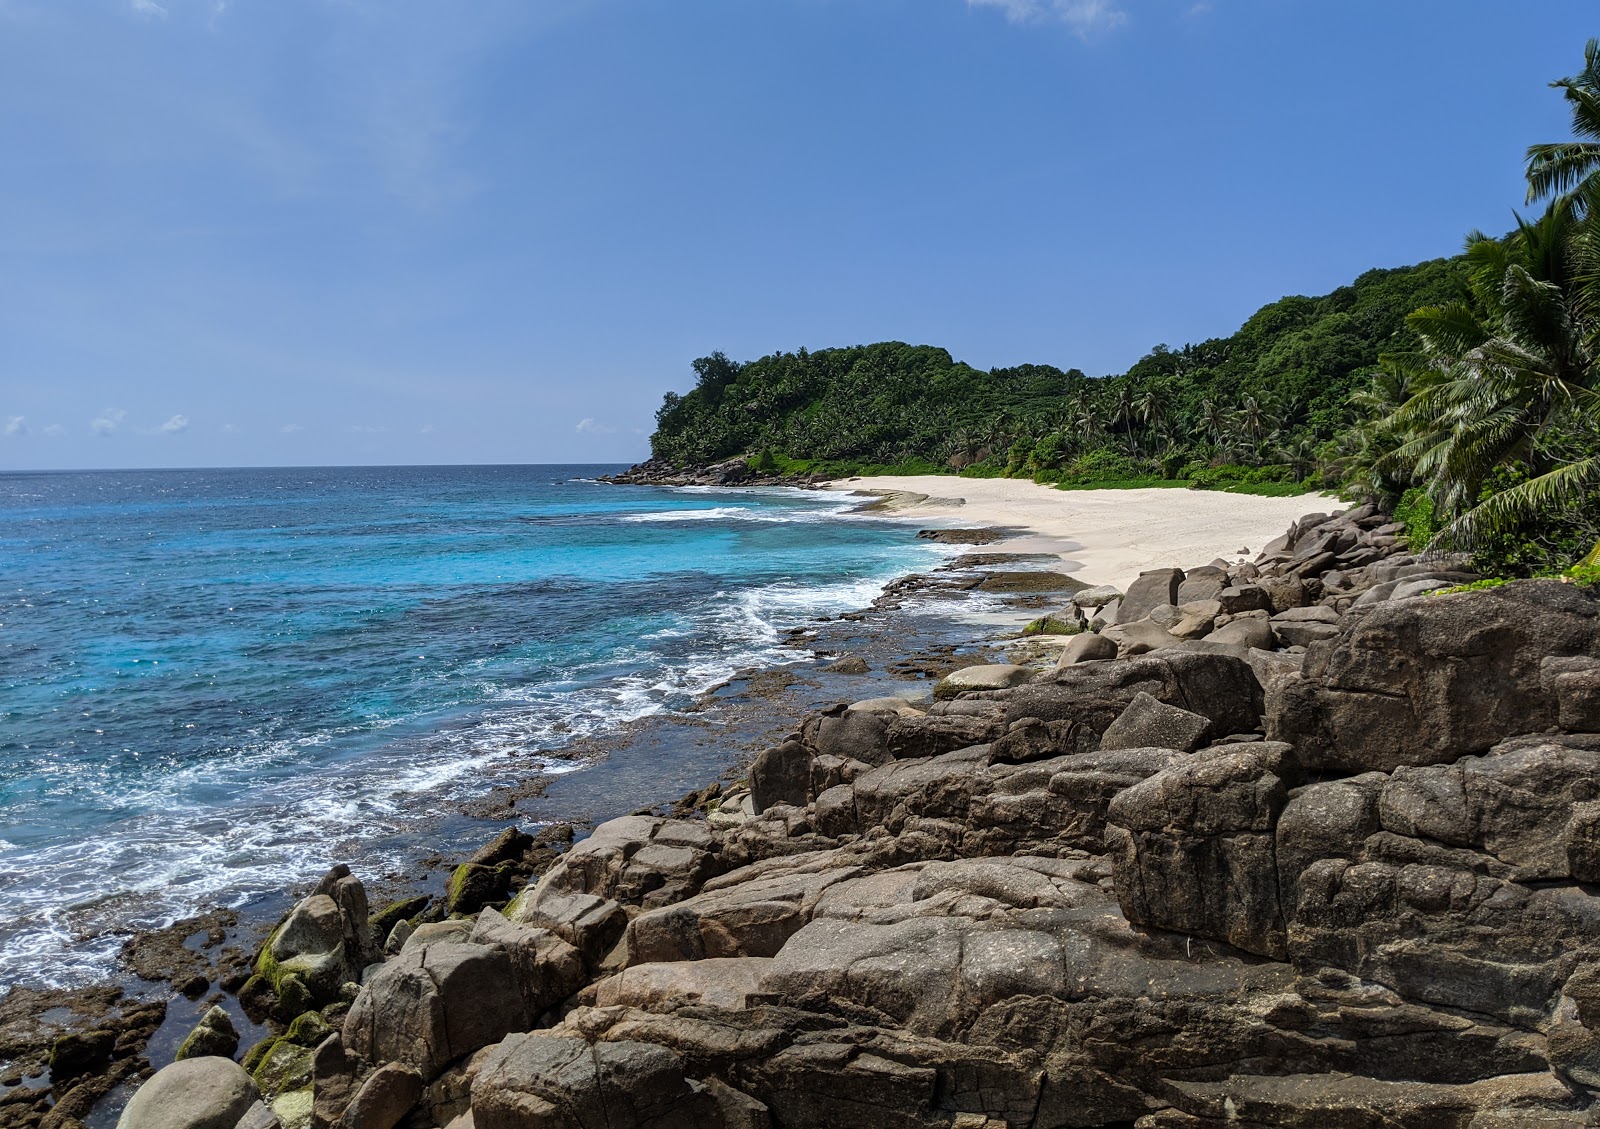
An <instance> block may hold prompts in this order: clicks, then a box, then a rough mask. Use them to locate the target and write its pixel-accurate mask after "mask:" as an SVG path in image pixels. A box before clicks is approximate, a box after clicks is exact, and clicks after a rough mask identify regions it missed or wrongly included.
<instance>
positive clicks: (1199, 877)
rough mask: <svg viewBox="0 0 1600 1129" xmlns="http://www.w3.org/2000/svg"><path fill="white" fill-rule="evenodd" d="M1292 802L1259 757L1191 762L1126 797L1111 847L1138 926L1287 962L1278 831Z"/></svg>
mask: <svg viewBox="0 0 1600 1129" xmlns="http://www.w3.org/2000/svg"><path fill="white" fill-rule="evenodd" d="M1287 799H1288V796H1287V792H1286V789H1285V788H1284V786H1283V782H1282V781H1281V780H1280V779H1279V778H1278V777H1277V776H1276V775H1274V774H1273V773H1271V772H1270V771H1268V769H1267V767H1266V766H1265V765H1264V764H1263V763H1262V761H1261V759H1260V758H1259V757H1257V756H1256V755H1255V754H1253V753H1249V752H1238V753H1227V754H1223V755H1219V756H1211V757H1205V758H1195V759H1194V760H1193V761H1185V762H1184V763H1182V764H1178V765H1174V766H1173V767H1171V768H1168V769H1165V770H1164V771H1162V772H1160V773H1157V774H1156V775H1155V776H1152V777H1150V778H1149V779H1148V780H1145V781H1143V782H1142V783H1140V784H1136V785H1134V786H1133V787H1131V788H1129V789H1128V790H1127V791H1125V792H1123V793H1121V794H1120V795H1118V796H1117V797H1116V799H1114V800H1112V801H1111V807H1110V810H1109V812H1108V814H1107V821H1108V827H1107V829H1106V845H1107V847H1108V848H1109V851H1110V854H1111V858H1112V861H1113V863H1114V865H1115V868H1116V887H1117V897H1118V899H1119V901H1120V902H1121V905H1122V911H1123V913H1124V914H1126V915H1127V918H1128V920H1129V921H1132V922H1135V923H1137V924H1141V925H1148V926H1152V927H1155V928H1158V929H1167V930H1171V931H1173V932H1177V933H1190V934H1193V935H1195V936H1200V937H1210V938H1214V939H1216V940H1218V941H1226V942H1227V943H1229V944H1231V945H1234V946H1237V947H1238V948H1241V949H1244V950H1245V951H1247V952H1252V953H1259V954H1261V955H1262V956H1268V957H1273V958H1276V959H1279V960H1281V959H1283V958H1284V957H1285V956H1286V955H1287V953H1288V947H1287V943H1286V938H1285V927H1284V920H1283V914H1282V910H1281V908H1280V905H1279V896H1278V873H1277V858H1276V853H1275V845H1274V838H1273V832H1274V829H1275V828H1276V825H1277V818H1278V813H1279V812H1280V811H1281V810H1282V808H1283V806H1284V804H1285V802H1286V801H1287Z"/></svg>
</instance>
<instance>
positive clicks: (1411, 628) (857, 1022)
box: [122, 509, 1600, 1129]
mask: <svg viewBox="0 0 1600 1129" xmlns="http://www.w3.org/2000/svg"><path fill="white" fill-rule="evenodd" d="M1397 532H1398V530H1397V529H1396V528H1395V527H1394V526H1393V525H1391V524H1389V523H1388V522H1387V519H1386V518H1384V517H1383V515H1381V514H1378V513H1376V512H1375V511H1372V510H1369V509H1358V510H1354V511H1351V512H1349V513H1345V514H1341V515H1313V516H1312V517H1310V518H1307V519H1304V520H1303V521H1301V522H1300V523H1297V525H1296V526H1295V527H1294V528H1292V529H1291V530H1290V531H1289V533H1288V534H1287V535H1286V536H1285V537H1284V538H1281V539H1280V540H1279V542H1276V543H1274V544H1273V545H1271V546H1269V547H1268V549H1267V550H1266V552H1265V553H1263V554H1262V556H1260V557H1258V558H1257V560H1256V561H1254V562H1251V563H1244V564H1240V563H1233V564H1229V563H1228V562H1217V563H1215V564H1213V565H1208V566H1203V567H1201V568H1196V569H1193V570H1188V571H1181V570H1176V569H1163V570H1159V571H1155V572H1150V573H1146V574H1145V575H1144V576H1141V577H1140V578H1139V580H1138V581H1137V582H1135V583H1134V584H1132V585H1130V586H1129V590H1128V591H1126V592H1123V593H1107V592H1105V591H1103V590H1090V592H1089V594H1088V597H1087V598H1086V599H1083V600H1082V601H1080V602H1079V603H1076V604H1074V605H1073V606H1072V607H1071V608H1068V609H1063V610H1062V612H1061V613H1059V614H1061V615H1063V616H1076V617H1077V619H1078V621H1079V622H1080V623H1081V624H1082V625H1083V626H1084V627H1085V629H1086V630H1085V633H1084V634H1083V635H1080V636H1075V637H1073V638H1072V640H1070V641H1069V642H1068V644H1067V647H1066V648H1065V649H1064V650H1063V651H1062V653H1061V658H1060V660H1059V663H1058V665H1056V666H1054V667H1053V668H1051V669H1049V670H1039V671H1032V672H1030V673H1029V674H1028V675H1027V676H1026V680H1022V678H1020V677H1018V676H1013V675H1007V676H1005V677H994V676H989V677H990V681H989V682H987V683H986V685H988V686H990V687H991V688H982V689H967V688H964V687H962V686H956V687H949V688H946V692H945V693H943V694H941V695H939V696H938V698H937V699H936V700H935V701H934V702H933V703H932V704H931V705H927V706H918V705H912V704H911V703H909V702H907V701H904V700H901V699H874V700H872V701H869V702H862V703H856V704H853V705H841V706H839V707H837V708H834V709H832V710H829V711H827V712H825V713H822V714H819V715H816V716H812V717H809V718H807V719H806V720H805V721H804V723H803V724H802V725H800V727H799V728H798V729H797V730H796V732H794V733H793V734H792V735H791V736H790V737H789V738H787V739H786V740H784V741H783V742H781V743H780V744H778V745H777V746H775V747H773V748H771V749H768V750H767V751H765V752H764V753H762V754H761V755H760V757H759V758H758V759H757V760H756V761H755V763H754V764H753V766H752V768H751V778H750V791H749V794H748V796H742V797H741V803H740V805H738V806H735V807H732V808H731V809H730V810H725V811H722V812H720V813H718V817H717V818H713V819H709V820H693V819H670V818H659V817H654V816H630V817H627V818H623V819H617V820H612V821H610V822H608V823H605V824H602V825H601V826H599V827H598V828H596V829H595V831H594V833H593V834H592V835H590V836H589V837H588V838H585V839H583V840H581V841H579V842H578V843H576V844H575V845H573V846H572V847H571V848H569V849H568V850H566V851H565V853H563V854H562V855H561V856H560V857H559V859H557V860H556V861H555V863H554V864H553V865H552V866H550V867H549V869H548V870H546V871H545V873H544V874H543V876H542V877H541V878H539V879H538V881H537V882H536V883H533V884H530V885H528V886H527V887H526V888H524V889H523V890H522V892H521V893H519V894H518V895H517V896H516V897H515V898H514V899H512V900H511V901H509V902H508V903H502V904H498V905H496V904H488V905H485V906H484V907H483V908H479V909H476V912H472V913H470V914H469V913H461V914H457V915H456V916H454V917H452V918H450V919H447V920H444V921H437V922H431V923H422V922H420V921H416V920H412V919H409V918H399V917H397V915H396V914H394V913H380V914H375V915H369V914H368V911H367V906H366V899H365V895H364V893H362V891H361V888H360V883H359V882H356V880H355V879H354V878H353V877H352V876H350V875H348V874H347V873H344V872H342V871H341V870H338V869H336V870H335V871H334V872H332V873H331V874H330V875H329V878H328V879H327V880H326V881H325V882H324V883H323V885H322V887H320V888H319V889H318V891H317V892H315V893H314V894H313V895H312V896H311V897H309V898H307V899H306V900H305V901H303V902H302V903H300V905H299V906H298V907H296V909H295V910H294V912H293V913H291V914H290V915H289V917H288V918H287V919H286V920H285V922H284V923H283V925H281V926H280V927H279V929H278V930H277V931H276V932H275V933H274V934H273V936H272V937H271V938H270V939H269V940H268V942H267V944H266V946H265V947H264V948H263V951H262V953H261V956H260V958H259V962H258V968H259V971H258V974H257V977H256V978H255V980H254V981H253V986H252V989H251V990H252V991H253V992H254V993H256V995H257V997H258V999H257V1000H256V1004H257V1006H259V1007H262V1008H266V1009H267V1010H269V1011H272V1012H273V1013H274V1014H276V1015H277V1017H278V1021H279V1025H280V1027H281V1029H282V1034H280V1035H278V1036H276V1037H274V1038H273V1039H271V1040H268V1041H267V1042H266V1043H262V1044H258V1045H257V1046H256V1047H254V1048H252V1049H251V1050H250V1051H249V1052H248V1053H247V1055H246V1056H245V1058H244V1065H243V1067H242V1068H241V1067H235V1066H233V1065H232V1063H231V1062H230V1061H229V1060H228V1059H226V1058H221V1057H215V1056H213V1057H197V1058H190V1059H187V1060H185V1061H183V1062H180V1063H177V1064H176V1065H174V1066H171V1067H168V1068H166V1069H165V1070H163V1071H161V1072H159V1073H158V1074H157V1075H156V1076H155V1077H154V1079H152V1080H151V1081H150V1082H149V1083H147V1084H146V1088H145V1090H144V1091H143V1092H142V1093H141V1094H140V1095H139V1096H137V1097H136V1098H135V1100H134V1103H133V1104H132V1105H130V1106H129V1108H128V1111H127V1113H126V1114H125V1115H124V1117H123V1120H122V1129H150V1127H153V1126H162V1127H171V1129H179V1127H190V1126H202V1125H204V1126H207V1127H210V1126H216V1127H217V1129H232V1127H234V1126H236V1127H237V1129H271V1127H272V1126H273V1125H278V1126H281V1127H282V1129H301V1127H304V1126H316V1127H319V1129H323V1127H332V1126H341V1127H345V1129H394V1127H395V1126H405V1127H407V1129H836V1127H841V1126H846V1127H847V1126H863V1127H869V1129H1091V1127H1104V1129H1264V1127H1268V1126H1272V1127H1294V1129H1394V1127H1417V1129H1518V1127H1531V1129H1558V1127H1567V1126H1572V1127H1577V1126H1588V1125H1597V1124H1600V1104H1597V1103H1596V1100H1595V1099H1596V1095H1597V1093H1600V885H1597V883H1600V593H1596V592H1594V591H1591V590H1588V589H1584V588H1581V587H1578V586H1575V585H1569V584H1565V583H1561V582H1557V581H1522V582H1516V583H1512V584H1507V585H1504V586H1502V587H1497V588H1486V589H1476V590H1464V591H1453V590H1451V589H1453V588H1454V586H1457V585H1459V584H1461V583H1462V582H1463V581H1467V580H1471V579H1473V577H1472V576H1471V574H1470V573H1468V572H1466V571H1464V569H1463V568H1462V566H1461V565H1460V563H1459V562H1452V561H1437V560H1418V559H1415V558H1412V557H1410V556H1407V555H1405V554H1404V553H1403V551H1402V550H1401V547H1400V545H1399V543H1398V540H1397V537H1396V534H1397ZM1430 593H1441V594H1430ZM1080 595H1083V594H1082V593H1080ZM1230 629H1232V630H1230ZM1089 638H1093V639H1096V640H1098V641H1099V642H1098V643H1097V644H1096V645H1094V646H1089V645H1086V644H1082V643H1079V642H1078V640H1080V639H1089ZM969 681H970V679H969ZM291 1013H293V1014H291ZM208 1087H209V1088H208ZM152 1091H156V1092H158V1093H185V1094H189V1095H191V1098H192V1101H193V1102H194V1106H193V1110H192V1112H191V1111H186V1110H174V1108H173V1107H172V1106H171V1103H170V1101H156V1100H155V1099H151V1098H148V1097H146V1095H148V1094H150V1093H151V1092H152ZM230 1118H231V1119H232V1120H230Z"/></svg>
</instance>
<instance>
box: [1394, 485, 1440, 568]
mask: <svg viewBox="0 0 1600 1129" xmlns="http://www.w3.org/2000/svg"><path fill="white" fill-rule="evenodd" d="M1394 519H1395V521H1397V522H1399V523H1400V524H1401V525H1403V526H1405V532H1404V534H1403V536H1404V538H1405V542H1406V548H1408V549H1410V550H1411V551H1412V552H1413V553H1420V552H1422V550H1424V549H1426V548H1427V547H1428V545H1429V543H1430V542H1432V541H1433V538H1434V535H1435V534H1437V533H1438V529H1437V528H1436V527H1435V525H1434V514H1433V499H1432V498H1430V497H1428V495H1427V492H1426V491H1424V490H1423V489H1422V488H1421V487H1418V486H1413V487H1412V488H1411V489H1410V490H1407V491H1406V492H1405V493H1404V494H1403V495H1401V497H1400V504H1399V505H1398V506H1396V507H1395V508H1394Z"/></svg>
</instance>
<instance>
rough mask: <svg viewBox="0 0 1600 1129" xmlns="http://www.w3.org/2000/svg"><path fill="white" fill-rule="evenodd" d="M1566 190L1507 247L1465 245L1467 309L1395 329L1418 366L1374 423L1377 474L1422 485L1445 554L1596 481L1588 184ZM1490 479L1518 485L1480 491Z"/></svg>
mask: <svg viewBox="0 0 1600 1129" xmlns="http://www.w3.org/2000/svg"><path fill="white" fill-rule="evenodd" d="M1579 191H1580V194H1581V195H1583V196H1584V197H1586V198H1587V199H1585V200H1583V201H1582V202H1581V203H1580V201H1578V200H1576V199H1574V198H1573V197H1571V196H1563V197H1560V198H1558V199H1557V200H1555V201H1554V202H1553V203H1552V204H1551V205H1550V207H1549V209H1548V210H1547V211H1546V212H1545V214H1544V215H1543V216H1542V217H1541V218H1540V219H1538V220H1537V221H1528V220H1521V219H1519V221H1518V225H1517V231H1516V232H1514V233H1513V234H1512V235H1511V236H1510V237H1508V238H1507V239H1504V240H1498V239H1489V238H1487V237H1485V236H1482V235H1478V234H1475V235H1473V236H1472V237H1470V241H1469V243H1468V247H1467V261H1468V267H1469V273H1468V283H1467V285H1468V291H1469V294H1468V297H1467V298H1466V299H1463V300H1460V301H1456V302H1452V303H1449V304H1447V305H1444V306H1436V307H1429V308H1426V309H1422V310H1418V311H1417V312H1416V313H1414V314H1412V315H1411V317H1410V318H1409V319H1408V324H1409V325H1410V326H1411V328H1412V330H1413V332H1415V333H1416V335H1417V336H1418V338H1419V339H1420V340H1421V342H1422V347H1423V352H1424V355H1425V356H1426V357H1427V358H1428V361H1429V367H1428V368H1427V369H1426V370H1425V371H1423V372H1422V373H1420V374H1418V375H1417V376H1415V377H1414V378H1413V381H1412V383H1413V387H1414V391H1413V392H1412V395H1411V396H1410V397H1409V399H1407V400H1406V402H1405V403H1404V404H1403V405H1402V406H1401V407H1400V408H1399V409H1397V410H1396V411H1394V412H1393V413H1392V414H1391V415H1390V416H1389V417H1388V418H1387V419H1386V420H1384V421H1382V426H1384V427H1388V428H1391V429H1393V430H1394V431H1395V432H1397V433H1398V434H1400V435H1403V436H1405V441H1404V442H1403V443H1402V444H1401V445H1400V446H1398V447H1397V448H1396V449H1395V450H1394V451H1393V452H1391V453H1390V454H1389V455H1388V456H1386V457H1384V458H1383V459H1380V460H1379V464H1378V465H1379V468H1380V469H1383V470H1388V471H1391V472H1396V471H1398V472H1400V473H1404V474H1409V475H1410V476H1411V477H1412V478H1413V479H1415V480H1417V481H1420V482H1425V483H1427V484H1428V492H1429V495H1430V496H1431V497H1432V499H1433V502H1434V506H1435V508H1436V510H1437V511H1438V512H1439V513H1441V514H1443V515H1445V516H1446V517H1448V518H1449V519H1450V520H1449V522H1448V524H1446V525H1445V526H1444V528H1443V529H1442V531H1441V534H1442V536H1443V537H1445V538H1448V539H1450V540H1452V541H1454V542H1456V543H1458V544H1462V545H1466V546H1468V547H1470V546H1471V545H1473V544H1474V543H1475V542H1477V541H1479V540H1481V539H1482V538H1483V537H1484V536H1487V535H1492V534H1496V533H1503V532H1508V531H1511V530H1513V529H1516V528H1518V527H1526V526H1528V525H1530V524H1533V523H1537V522H1538V521H1539V520H1540V517H1541V515H1544V514H1549V513H1551V512H1553V511H1555V510H1556V509H1557V508H1558V507H1562V506H1575V505H1577V504H1579V503H1580V502H1582V501H1583V500H1584V498H1585V493H1586V491H1588V490H1589V489H1590V488H1591V487H1592V485H1593V484H1594V483H1596V482H1600V390H1597V385H1600V321H1597V320H1596V317H1595V314H1596V312H1597V310H1600V301H1597V300H1596V299H1597V298H1600V295H1597V294H1596V290H1597V289H1600V283H1597V278H1600V272H1597V270H1596V268H1597V267H1600V231H1597V227H1596V219H1600V212H1597V210H1596V207H1595V206H1596V205H1600V180H1597V181H1596V182H1594V183H1591V184H1585V185H1583V186H1582V187H1581V188H1580V190H1579ZM1584 215H1588V216H1591V217H1595V218H1591V219H1584V218H1583V217H1584ZM1501 468H1512V469H1514V470H1515V471H1516V472H1517V473H1519V474H1521V475H1523V476H1525V477H1524V479H1523V481H1521V482H1519V483H1517V484H1516V485H1514V486H1511V487H1510V488H1508V489H1504V490H1499V491H1497V492H1491V491H1489V490H1488V484H1489V483H1490V481H1491V479H1492V477H1493V476H1494V475H1495V474H1496V472H1497V471H1499V470H1501Z"/></svg>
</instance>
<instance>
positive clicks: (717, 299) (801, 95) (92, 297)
mask: <svg viewBox="0 0 1600 1129" xmlns="http://www.w3.org/2000/svg"><path fill="white" fill-rule="evenodd" d="M1595 17H1596V11H1595V8H1594V4H1593V0H1539V2H1538V3H1537V4H1515V5H1513V4H1507V3H1505V2H1504V0H1407V2H1405V3H1396V2H1395V0H1340V2H1339V3H1313V2H1311V0H1200V2H1195V0H455V2H445V0H0V470H19V469H60V468H98V467H118V468H121V467H149V466H256V465H263V466H264V465H280V466H281V465H337V464H409V463H540V462H544V463H552V462H625V461H633V460H635V459H639V458H643V457H644V456H645V455H646V454H647V452H648V434H649V430H650V427H651V425H652V420H653V415H654V412H655V409H656V407H657V406H658V405H659V404H660V401H661V396H662V394H663V393H664V392H666V391H667V390H669V389H676V390H679V391H682V390H685V389H687V388H688V387H690V386H691V385H692V383H693V375H692V372H691V370H690V362H691V361H692V360H693V359H694V358H695V357H698V356H703V355H705V354H707V353H710V352H712V351H713V350H718V349H720V350H722V351H724V352H726V353H727V354H728V355H730V356H732V357H735V358H739V359H748V358H753V357H757V356H760V355H763V354H766V353H770V352H774V351H777V350H792V349H796V348H799V347H801V346H805V347H807V348H811V349H818V348H825V347H828V346H832V345H850V344H858V343H864V342H870V341H881V340H901V341H909V342H913V343H919V344H934V345H940V346H943V347H945V348H947V349H949V350H950V351H951V353H952V354H954V355H955V356H956V357H957V358H959V359H962V360H965V361H967V362H969V363H971V364H973V365H976V366H979V367H981V368H988V367H991V366H999V365H1010V364H1018V363H1023V362H1034V363H1049V364H1055V365H1058V366H1060V367H1062V368H1068V367H1074V366H1076V367H1078V368H1081V369H1083V370H1084V371H1086V372H1089V373H1090V374H1093V375H1099V374H1104V373H1111V372H1118V371H1121V370H1123V369H1125V368H1126V367H1127V366H1128V365H1129V364H1130V363H1132V362H1133V361H1134V360H1136V359H1137V358H1138V357H1140V356H1141V355H1143V354H1144V353H1145V352H1147V351H1148V350H1149V349H1150V348H1151V347H1152V346H1153V345H1155V344H1157V343H1166V344H1170V345H1172V346H1173V347H1178V346H1181V345H1182V344H1184V343H1185V342H1189V341H1198V340H1203V339H1205V338H1208V337H1215V336H1223V335H1226V334H1228V333H1231V332H1232V331H1233V330H1234V329H1236V328H1237V327H1238V325H1239V324H1240V323H1241V322H1242V321H1243V320H1244V319H1245V318H1246V317H1248V316H1249V315H1250V313H1252V312H1253V311H1254V310H1255V309H1257V308H1258V307H1259V306H1261V305H1263V304H1264V303H1267V302H1270V301H1274V300H1276V299H1277V298H1279V297H1282V296H1283V295H1285V294H1296V293H1298V294H1320V293H1326V292H1327V291H1329V290H1332V289H1333V288H1335V287H1337V286H1339V285H1342V284H1343V283H1346V282H1348V281H1350V280H1351V279H1352V278H1354V277H1355V276H1356V275H1357V274H1359V273H1360V272H1362V271H1363V270H1366V269H1368V268H1371V267H1375V266H1398V265H1402V264H1406V263H1412V262H1417V261H1421V260H1424V259H1429V258H1435V257H1438V256H1442V255H1449V254H1453V253H1455V252H1456V251H1457V250H1458V249H1459V248H1460V246H1461V243H1462V240H1463V237H1464V236H1465V234H1466V233H1467V232H1468V231H1470V230H1473V229H1483V230H1487V231H1491V232H1499V231H1504V230H1506V229H1507V228H1509V227H1510V226H1511V224H1512V217H1513V213H1514V211H1515V210H1516V209H1517V208H1519V207H1521V206H1522V201H1523V184H1522V165H1521V158H1522V152H1523V150H1524V149H1525V148H1526V146H1527V145H1528V144H1529V143H1530V142H1534V141H1546V140H1555V139H1560V138H1565V137H1567V136H1568V135H1569V134H1568V121H1567V116H1566V112H1565V110H1564V109H1563V107H1562V104H1561V100H1560V97H1559V95H1558V94H1557V93H1556V92H1554V91H1552V90H1550V89H1549V88H1548V87H1547V83H1548V82H1549V81H1550V80H1552V79H1555V78H1558V77H1560V76H1562V75H1566V74H1571V73H1573V72H1575V71H1577V70H1578V69H1579V67H1580V66H1581V63H1582V50H1583V43H1584V40H1585V39H1586V38H1587V37H1589V36H1590V35H1595V34H1600V19H1596V18H1595Z"/></svg>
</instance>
